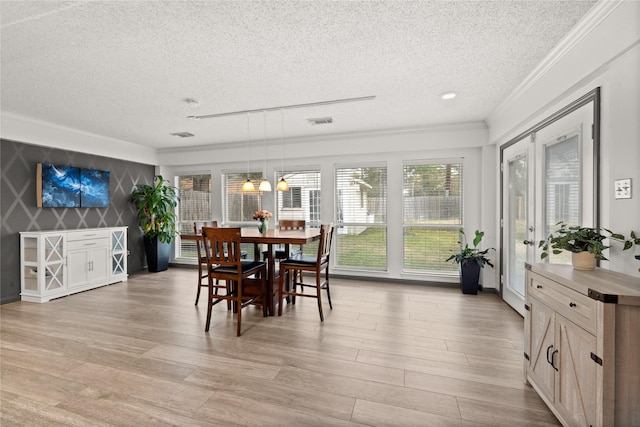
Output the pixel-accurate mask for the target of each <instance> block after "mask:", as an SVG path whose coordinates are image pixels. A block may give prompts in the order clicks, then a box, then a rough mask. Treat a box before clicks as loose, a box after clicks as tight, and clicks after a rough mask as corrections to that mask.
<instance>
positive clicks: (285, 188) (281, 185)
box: [276, 108, 289, 191]
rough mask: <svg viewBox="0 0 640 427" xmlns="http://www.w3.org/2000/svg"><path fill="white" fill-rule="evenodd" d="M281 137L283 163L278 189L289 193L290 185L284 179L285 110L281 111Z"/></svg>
mask: <svg viewBox="0 0 640 427" xmlns="http://www.w3.org/2000/svg"><path fill="white" fill-rule="evenodd" d="M280 136H281V138H280V139H281V141H280V142H281V144H280V145H281V147H282V163H281V165H280V166H281V168H280V181H278V185H277V186H276V188H277V189H278V191H289V183H288V182H287V181H286V180H285V179H284V108H281V109H280Z"/></svg>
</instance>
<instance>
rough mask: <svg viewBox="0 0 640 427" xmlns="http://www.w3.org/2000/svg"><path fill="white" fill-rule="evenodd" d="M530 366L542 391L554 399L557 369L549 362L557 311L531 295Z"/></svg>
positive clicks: (529, 369) (531, 376)
mask: <svg viewBox="0 0 640 427" xmlns="http://www.w3.org/2000/svg"><path fill="white" fill-rule="evenodd" d="M528 305H529V309H530V314H529V322H530V324H529V328H530V329H529V343H528V344H529V349H530V352H531V354H530V355H529V367H528V369H527V373H528V375H529V377H530V379H531V381H532V382H533V383H535V384H536V386H537V387H538V389H539V390H540V393H543V394H544V395H546V396H547V398H548V399H549V401H551V402H553V400H554V390H555V379H554V377H555V369H554V368H553V366H552V365H551V363H549V361H550V360H551V356H552V354H553V352H554V351H555V350H556V349H555V347H554V345H555V344H554V335H555V313H554V312H553V310H551V309H550V308H549V307H547V306H546V305H545V304H543V303H541V302H540V301H538V300H537V299H535V298H533V297H529V304H528Z"/></svg>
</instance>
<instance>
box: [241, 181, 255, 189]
mask: <svg viewBox="0 0 640 427" xmlns="http://www.w3.org/2000/svg"><path fill="white" fill-rule="evenodd" d="M242 191H256V188H255V187H254V186H253V182H251V180H250V179H249V178H247V180H246V181H245V182H244V184H242Z"/></svg>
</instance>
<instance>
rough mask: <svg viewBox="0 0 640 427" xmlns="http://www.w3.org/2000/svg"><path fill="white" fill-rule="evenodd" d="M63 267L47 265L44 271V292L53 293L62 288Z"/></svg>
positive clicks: (60, 265)
mask: <svg viewBox="0 0 640 427" xmlns="http://www.w3.org/2000/svg"><path fill="white" fill-rule="evenodd" d="M63 277H64V276H63V265H62V264H48V265H46V266H45V269H44V287H45V290H46V291H54V290H56V289H60V288H62V287H63Z"/></svg>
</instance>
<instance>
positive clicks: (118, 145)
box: [0, 112, 158, 165]
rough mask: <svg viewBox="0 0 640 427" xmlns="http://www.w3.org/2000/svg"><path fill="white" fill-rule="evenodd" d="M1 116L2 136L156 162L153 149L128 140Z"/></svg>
mask: <svg viewBox="0 0 640 427" xmlns="http://www.w3.org/2000/svg"><path fill="white" fill-rule="evenodd" d="M1 118H2V123H1V125H0V129H1V130H2V138H4V139H9V140H12V141H17V142H24V143H26V144H35V145H42V146H45V147H55V148H59V149H61V150H69V151H78V152H81V153H87V154H93V155H96V156H105V157H111V158H114V159H121V160H128V161H131V162H137V163H144V164H147V165H155V164H157V162H158V159H157V157H156V150H155V149H151V148H148V147H143V146H141V145H138V144H134V143H131V142H127V141H121V140H118V139H113V138H105V137H103V136H99V135H95V134H91V133H87V132H81V131H78V130H76V129H70V128H66V127H62V126H58V125H53V124H51V123H45V122H40V121H37V120H33V119H30V118H27V117H22V116H18V115H15V114H10V113H5V112H3V113H2V115H1Z"/></svg>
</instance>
